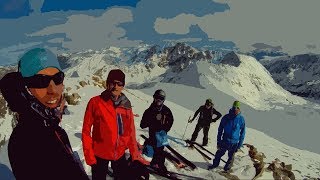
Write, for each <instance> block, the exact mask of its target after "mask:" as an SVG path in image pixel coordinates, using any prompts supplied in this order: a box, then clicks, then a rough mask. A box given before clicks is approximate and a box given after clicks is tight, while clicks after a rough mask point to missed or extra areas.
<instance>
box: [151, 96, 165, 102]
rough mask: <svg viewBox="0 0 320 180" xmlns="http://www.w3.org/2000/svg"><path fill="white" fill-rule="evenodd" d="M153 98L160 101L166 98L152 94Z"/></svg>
mask: <svg viewBox="0 0 320 180" xmlns="http://www.w3.org/2000/svg"><path fill="white" fill-rule="evenodd" d="M154 99H159V100H161V101H164V100H165V99H166V98H165V97H163V96H154Z"/></svg>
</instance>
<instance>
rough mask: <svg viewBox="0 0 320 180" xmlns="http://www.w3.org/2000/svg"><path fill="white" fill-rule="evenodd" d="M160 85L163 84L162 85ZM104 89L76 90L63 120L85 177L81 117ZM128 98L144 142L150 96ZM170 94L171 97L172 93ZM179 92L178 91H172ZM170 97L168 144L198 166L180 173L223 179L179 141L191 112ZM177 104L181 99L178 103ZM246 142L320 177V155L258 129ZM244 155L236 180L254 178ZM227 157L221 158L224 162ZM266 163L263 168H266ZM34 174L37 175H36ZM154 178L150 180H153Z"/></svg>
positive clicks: (298, 173)
mask: <svg viewBox="0 0 320 180" xmlns="http://www.w3.org/2000/svg"><path fill="white" fill-rule="evenodd" d="M161 86H162V85H161ZM163 86H165V88H166V89H167V91H168V92H169V93H168V94H170V92H172V93H174V92H175V90H176V89H179V86H180V88H181V89H184V90H185V91H186V92H187V91H188V92H187V93H193V94H195V93H197V92H198V89H197V88H192V87H188V86H184V85H175V86H166V84H163ZM102 91H103V89H101V88H98V87H93V86H85V87H84V88H80V89H79V90H78V92H79V94H80V95H81V97H82V101H81V103H80V105H76V106H68V111H69V112H70V113H69V114H68V115H65V116H64V118H63V123H62V127H63V128H65V129H66V131H67V133H68V135H69V138H70V140H71V144H72V146H73V150H74V151H77V152H78V153H79V155H80V157H81V160H82V162H83V164H84V166H85V169H86V171H87V173H88V174H90V173H91V172H90V167H88V166H87V165H85V163H84V161H83V160H84V159H83V153H82V144H81V128H82V123H83V121H82V120H83V115H84V111H85V107H86V104H87V102H88V101H89V99H90V98H91V97H93V96H95V95H98V94H100V93H101V92H102ZM125 92H126V94H127V96H128V97H129V99H130V100H131V101H132V105H133V110H134V113H136V114H139V115H140V117H138V118H135V124H136V129H137V138H138V141H140V142H143V141H142V139H140V137H139V134H145V135H147V132H146V131H145V130H142V129H140V128H139V124H140V119H141V116H142V113H143V111H144V110H145V109H146V108H147V107H148V106H149V105H150V102H151V101H152V96H150V95H148V94H145V93H143V92H141V91H139V90H130V89H128V90H127V91H125ZM172 93H171V94H172ZM175 93H179V92H175ZM171 99H172V95H170V96H169V98H168V100H167V101H166V105H168V106H169V107H170V108H171V110H172V112H173V114H174V118H175V122H174V124H173V127H172V129H171V131H170V132H169V136H170V138H169V139H170V144H171V146H172V147H174V148H175V149H176V150H177V151H178V152H180V153H181V154H183V155H185V156H186V157H187V158H188V159H189V160H191V161H192V162H194V163H195V164H196V165H197V167H198V168H197V169H196V170H194V171H186V170H180V171H179V172H180V173H185V174H189V175H193V176H197V177H202V178H205V179H226V177H224V176H222V175H220V174H219V172H220V171H221V168H222V167H223V165H224V163H223V162H221V164H220V166H221V168H218V169H217V170H213V171H207V170H206V167H207V165H209V163H212V162H208V161H206V160H204V159H203V158H202V156H201V155H200V154H198V153H197V152H196V151H195V150H190V149H188V148H186V147H184V143H183V141H182V139H181V138H182V135H183V130H182V129H184V128H185V127H186V125H187V119H188V117H189V116H190V115H192V114H193V110H192V109H188V108H185V107H183V106H181V105H179V104H176V103H175V102H172V101H171ZM178 101H180V100H178ZM194 127H195V123H192V124H190V125H189V126H188V128H187V132H186V135H185V138H189V137H190V136H191V134H192V131H193V129H194ZM216 135H217V124H212V125H211V129H210V139H209V145H208V149H210V150H211V151H212V152H215V151H216V146H215V145H216V141H215V137H216ZM201 139H202V133H200V134H199V137H198V142H200V143H201ZM245 143H248V144H253V145H254V146H255V147H256V148H257V149H258V151H259V152H263V153H264V154H265V156H266V159H265V160H264V162H266V163H271V162H272V161H273V160H274V159H275V158H279V159H280V160H281V161H283V162H285V163H286V164H292V165H293V172H294V174H295V177H296V178H297V179H302V178H306V177H308V176H309V177H319V176H320V172H319V171H320V170H319V169H318V168H319V165H320V155H319V154H315V153H310V152H308V151H303V150H299V149H296V148H293V147H290V146H288V145H285V144H283V143H281V142H279V141H277V140H275V139H273V138H271V137H269V136H267V135H266V134H264V133H261V132H259V131H257V130H254V129H251V128H248V129H247V133H246V138H245ZM242 151H243V152H239V153H237V154H236V156H235V162H234V167H233V169H234V172H233V173H232V174H233V175H235V176H237V177H238V178H239V179H252V178H253V177H254V175H255V168H254V167H253V162H252V160H251V159H250V157H249V154H248V148H247V147H244V148H242ZM5 156H6V153H4V152H2V153H0V157H1V158H0V159H1V163H3V164H5V165H6V166H8V167H10V165H9V164H7V163H8V162H7V161H6V162H3V161H2V159H6V157H5ZM226 158H227V155H225V156H224V157H223V159H225V160H226ZM166 165H167V167H168V169H169V170H172V171H177V169H176V168H175V167H174V165H173V164H172V163H171V162H169V161H166ZM267 166H268V164H266V165H265V168H267ZM35 173H36V172H35ZM270 177H272V174H271V172H264V173H263V174H262V177H260V178H258V179H268V178H270ZM155 178H156V177H153V178H152V179H155Z"/></svg>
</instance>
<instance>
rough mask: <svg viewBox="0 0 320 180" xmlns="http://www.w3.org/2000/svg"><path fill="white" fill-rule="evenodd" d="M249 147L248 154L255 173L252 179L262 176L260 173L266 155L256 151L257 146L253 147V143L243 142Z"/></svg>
mask: <svg viewBox="0 0 320 180" xmlns="http://www.w3.org/2000/svg"><path fill="white" fill-rule="evenodd" d="M244 145H245V146H247V147H248V148H249V156H250V158H251V160H252V162H253V166H254V167H255V169H256V174H255V176H254V178H253V179H257V178H259V177H261V176H262V173H263V171H264V166H265V162H264V161H263V159H264V158H266V156H265V155H264V154H263V153H261V152H258V150H257V148H255V147H254V146H253V145H250V144H244Z"/></svg>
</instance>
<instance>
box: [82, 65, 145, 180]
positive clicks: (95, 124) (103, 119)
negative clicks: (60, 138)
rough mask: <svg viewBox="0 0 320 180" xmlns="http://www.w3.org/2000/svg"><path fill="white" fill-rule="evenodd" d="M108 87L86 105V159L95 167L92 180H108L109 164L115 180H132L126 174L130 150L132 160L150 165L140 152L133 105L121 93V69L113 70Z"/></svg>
mask: <svg viewBox="0 0 320 180" xmlns="http://www.w3.org/2000/svg"><path fill="white" fill-rule="evenodd" d="M106 84H107V89H106V90H105V91H104V92H102V93H101V95H100V96H95V97H93V98H91V99H90V101H89V103H88V105H87V109H86V112H85V116H84V121H83V128H82V143H83V151H84V156H85V160H86V163H87V164H88V165H90V166H91V167H92V169H91V170H92V179H93V180H102V179H104V180H105V179H106V175H107V170H108V164H109V162H110V161H111V168H112V169H113V175H114V178H115V179H118V180H119V179H121V180H122V179H129V178H130V177H131V176H130V174H129V173H125V172H127V171H128V162H127V160H126V157H125V150H126V149H127V148H129V151H130V154H131V159H132V160H133V161H135V160H137V161H139V162H141V163H143V164H147V162H146V161H145V160H144V159H142V157H141V156H140V155H141V154H140V153H139V151H138V147H137V141H136V133H135V126H134V119H133V113H132V106H131V103H130V101H129V99H128V98H127V97H126V96H125V95H124V94H123V93H122V90H123V88H124V85H125V74H124V73H123V72H122V71H121V70H120V69H113V70H111V71H110V72H109V74H108V77H107V81H106ZM91 127H92V131H91ZM91 132H92V134H91Z"/></svg>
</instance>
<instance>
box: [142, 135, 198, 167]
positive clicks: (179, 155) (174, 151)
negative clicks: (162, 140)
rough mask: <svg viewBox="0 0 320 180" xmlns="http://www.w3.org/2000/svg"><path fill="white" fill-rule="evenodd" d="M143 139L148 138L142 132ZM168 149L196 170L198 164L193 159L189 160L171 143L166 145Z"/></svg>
mask: <svg viewBox="0 0 320 180" xmlns="http://www.w3.org/2000/svg"><path fill="white" fill-rule="evenodd" d="M140 136H141V137H142V138H143V139H145V140H146V139H148V138H147V137H146V136H145V135H143V134H141V135H140ZM166 148H167V149H169V150H170V152H171V153H172V154H174V155H175V156H176V157H177V158H178V159H180V160H181V161H182V162H183V163H184V164H186V165H187V166H189V167H190V168H191V169H192V170H194V169H195V168H197V166H196V165H195V164H194V163H192V162H191V161H189V160H188V159H186V158H185V157H184V156H182V155H181V154H180V153H178V152H177V151H176V150H175V149H173V148H172V147H171V146H170V145H167V146H166Z"/></svg>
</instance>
